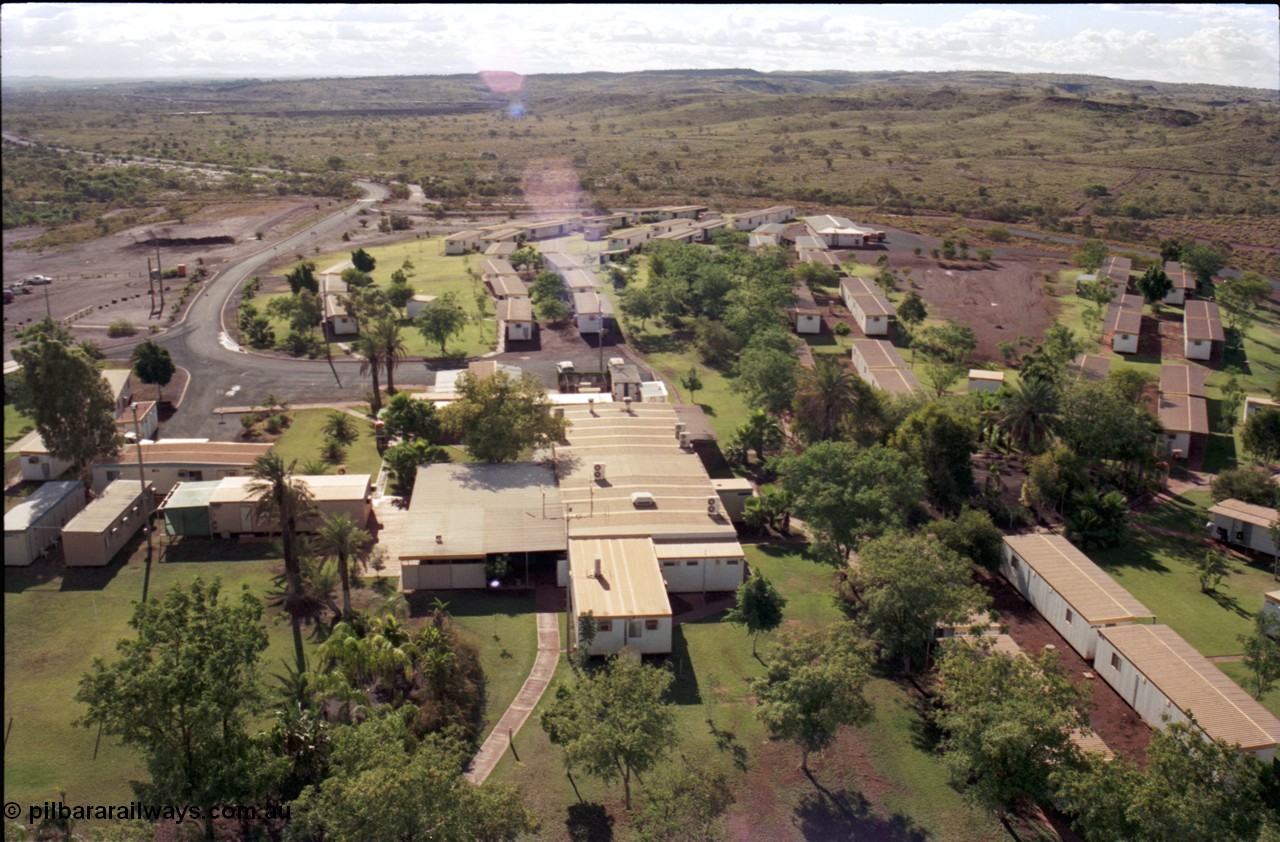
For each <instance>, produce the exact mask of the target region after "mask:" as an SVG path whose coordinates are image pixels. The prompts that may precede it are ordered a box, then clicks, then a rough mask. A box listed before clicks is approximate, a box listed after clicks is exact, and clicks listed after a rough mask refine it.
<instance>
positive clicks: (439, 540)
mask: <svg viewBox="0 0 1280 842" xmlns="http://www.w3.org/2000/svg"><path fill="white" fill-rule="evenodd" d="M436 543H437V544H443V543H444V536H443V535H437V536H436Z"/></svg>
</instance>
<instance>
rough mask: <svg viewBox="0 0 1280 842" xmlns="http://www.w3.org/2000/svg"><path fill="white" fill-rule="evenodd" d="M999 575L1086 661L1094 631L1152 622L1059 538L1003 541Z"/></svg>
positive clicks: (1095, 636)
mask: <svg viewBox="0 0 1280 842" xmlns="http://www.w3.org/2000/svg"><path fill="white" fill-rule="evenodd" d="M1000 572H1001V573H1003V574H1004V577H1005V578H1006V579H1008V580H1009V581H1010V582H1011V583H1012V584H1013V586H1014V587H1015V588H1017V589H1018V591H1019V592H1020V593H1021V594H1022V595H1023V596H1025V597H1026V598H1027V601H1029V602H1030V603H1031V604H1032V605H1034V606H1035V608H1036V610H1037V611H1039V612H1040V615H1041V616H1042V617H1044V618H1045V619H1046V620H1048V621H1049V624H1050V625H1051V626H1053V627H1054V628H1055V629H1057V631H1058V633H1059V634H1061V635H1062V636H1063V637H1065V638H1066V639H1067V642H1068V643H1070V644H1071V648H1072V649H1075V650H1076V651H1077V652H1079V653H1080V654H1081V655H1082V656H1084V657H1085V658H1086V659H1092V658H1093V652H1094V649H1095V648H1096V647H1097V644H1098V629H1100V628H1104V627H1108V628H1109V627H1111V626H1119V625H1128V624H1131V623H1151V622H1154V621H1155V616H1154V615H1153V614H1152V613H1151V612H1150V611H1149V610H1147V607H1146V606H1145V605H1143V604H1142V603H1141V602H1138V600H1136V599H1134V597H1133V596H1132V595H1131V594H1130V593H1129V592H1128V591H1126V590H1125V589H1124V588H1122V587H1120V585H1119V584H1117V583H1116V581H1115V580H1114V579H1112V578H1111V577H1110V576H1108V575H1107V574H1106V572H1105V571H1103V570H1102V568H1100V567H1098V565H1096V564H1094V563H1093V562H1092V561H1091V560H1090V559H1089V557H1088V556H1086V555H1085V554H1084V553H1082V552H1080V551H1079V550H1078V549H1076V548H1075V545H1074V544H1072V543H1071V542H1070V541H1068V540H1067V539H1066V538H1063V537H1062V536H1061V535H1046V534H1034V535H1006V536H1005V539H1004V546H1003V547H1002V553H1001V558H1000Z"/></svg>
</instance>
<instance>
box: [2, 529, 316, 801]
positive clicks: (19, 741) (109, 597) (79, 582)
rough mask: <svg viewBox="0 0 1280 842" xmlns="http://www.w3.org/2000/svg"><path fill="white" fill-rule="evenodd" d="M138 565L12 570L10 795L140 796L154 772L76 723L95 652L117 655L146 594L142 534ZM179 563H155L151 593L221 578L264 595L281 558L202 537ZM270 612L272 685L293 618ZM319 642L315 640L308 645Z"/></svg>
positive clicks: (183, 550)
mask: <svg viewBox="0 0 1280 842" xmlns="http://www.w3.org/2000/svg"><path fill="white" fill-rule="evenodd" d="M131 546H132V547H133V550H134V551H133V553H132V555H131V556H130V558H129V561H128V563H122V562H121V561H117V562H116V563H114V564H112V565H111V566H110V567H107V568H104V569H101V570H96V569H81V570H76V571H66V570H65V568H64V569H54V567H53V565H52V564H50V563H48V562H44V563H37V564H36V565H34V566H33V567H30V568H7V569H6V570H5V596H4V631H5V644H4V653H5V694H4V719H5V722H6V725H7V723H8V722H9V721H10V718H11V717H12V723H13V724H12V730H11V731H10V732H9V734H8V738H7V743H6V746H5V764H4V772H5V774H4V797H5V800H6V801H10V800H14V801H18V802H19V803H27V802H38V801H42V800H45V799H50V798H52V799H56V798H58V792H59V790H65V792H66V798H67V801H70V802H80V803H90V804H94V803H96V804H103V803H112V802H117V803H119V802H124V801H127V800H128V799H130V798H132V797H133V795H132V791H131V790H130V788H129V781H130V780H135V779H139V778H141V777H142V776H143V775H144V774H145V771H144V770H143V768H142V766H141V765H140V764H139V762H138V760H137V757H136V756H135V754H134V753H133V752H132V751H131V750H129V749H126V748H123V747H121V746H119V745H117V744H116V742H115V741H114V740H113V739H108V738H105V737H104V738H103V739H102V741H101V744H100V745H99V746H98V747H97V757H96V759H95V758H94V747H95V742H96V736H97V733H96V731H95V730H89V729H85V728H75V727H72V725H71V722H72V720H74V719H75V718H77V717H78V716H80V715H81V714H82V713H83V712H84V709H83V707H81V706H80V705H78V704H76V703H75V702H74V701H73V697H74V695H75V692H76V688H77V686H78V683H79V679H80V676H81V675H83V674H84V673H85V672H86V671H87V670H88V669H89V666H90V664H91V662H92V660H93V658H94V657H97V656H101V657H103V658H105V659H107V660H108V661H110V660H112V659H113V658H114V657H115V642H116V641H117V640H119V639H121V638H124V637H127V636H130V634H131V630H130V629H129V627H128V621H129V618H130V617H131V616H132V614H133V602H134V601H135V600H138V599H141V597H142V584H143V575H144V571H145V565H144V563H143V560H144V558H145V555H146V547H145V544H141V542H140V541H135V542H134V544H133V545H131ZM170 558H171V559H172V560H171V561H168V562H166V563H164V564H154V565H153V566H152V571H151V582H150V595H151V596H153V597H160V596H163V594H164V593H165V592H166V591H168V590H169V589H171V588H173V587H174V586H176V585H183V586H186V585H189V584H190V582H191V581H193V580H194V579H195V578H196V577H202V578H204V579H205V580H206V581H212V580H213V579H214V578H215V577H220V578H221V579H222V584H223V589H224V590H223V592H224V594H228V595H234V594H236V593H238V592H239V590H240V588H241V587H242V586H244V585H247V586H248V587H249V589H250V590H251V591H252V592H253V593H255V594H257V595H258V596H260V597H262V596H264V595H265V594H267V593H268V592H269V591H271V590H273V588H274V585H273V582H272V579H273V572H274V571H275V570H276V568H277V567H278V562H277V561H275V560H274V559H272V558H271V556H270V552H269V549H268V545H265V544H246V545H240V544H231V543H226V542H221V541H193V542H190V543H189V544H187V545H183V544H178V545H175V547H174V553H173V554H172V555H171V557H170ZM275 614H276V612H274V611H268V616H267V630H268V634H269V636H270V646H269V648H268V649H267V651H266V652H265V653H264V654H263V659H262V664H263V675H264V677H265V680H266V682H267V684H268V686H272V685H274V684H275V681H274V679H272V678H271V674H272V673H278V672H281V671H282V667H281V666H280V664H281V661H282V660H288V662H290V663H292V658H293V654H292V653H293V644H292V641H291V637H290V632H289V625H288V623H287V622H281V621H280V619H279V617H277V616H275ZM310 646H311V644H310V642H308V648H310Z"/></svg>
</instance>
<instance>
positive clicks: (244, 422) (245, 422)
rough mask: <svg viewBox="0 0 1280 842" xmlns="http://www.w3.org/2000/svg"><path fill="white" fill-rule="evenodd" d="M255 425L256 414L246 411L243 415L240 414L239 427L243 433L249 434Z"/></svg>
mask: <svg viewBox="0 0 1280 842" xmlns="http://www.w3.org/2000/svg"><path fill="white" fill-rule="evenodd" d="M256 426H258V416H257V415H255V414H254V413H252V412H246V413H245V414H244V415H241V416H240V427H241V428H242V429H243V431H244V434H245V435H251V434H252V433H253V428H254V427H256Z"/></svg>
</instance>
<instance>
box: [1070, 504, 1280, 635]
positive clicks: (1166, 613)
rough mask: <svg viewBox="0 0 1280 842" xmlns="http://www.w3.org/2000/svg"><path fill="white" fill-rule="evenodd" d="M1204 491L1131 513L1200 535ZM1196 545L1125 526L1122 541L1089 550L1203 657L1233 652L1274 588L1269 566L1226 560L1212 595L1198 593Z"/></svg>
mask: <svg viewBox="0 0 1280 842" xmlns="http://www.w3.org/2000/svg"><path fill="white" fill-rule="evenodd" d="M1209 504H1210V501H1209V494H1208V492H1204V491H1200V492H1188V493H1187V494H1185V495H1183V496H1181V497H1178V498H1176V499H1175V500H1173V501H1171V502H1169V503H1166V504H1165V505H1163V506H1160V507H1159V508H1157V509H1155V510H1153V511H1152V512H1149V513H1147V514H1144V515H1140V516H1138V517H1137V520H1138V521H1139V522H1143V523H1148V524H1152V525H1157V526H1160V527H1163V528H1165V529H1174V530H1178V531H1181V532H1185V533H1187V534H1188V535H1189V536H1197V537H1198V536H1203V535H1204V534H1205V533H1204V531H1203V529H1202V528H1201V527H1202V525H1203V524H1204V523H1205V521H1206V520H1207V519H1208V515H1207V513H1206V512H1205V507H1206V506H1208V505H1209ZM1204 552H1205V547H1204V546H1202V545H1201V544H1199V543H1197V542H1194V541H1191V540H1186V539H1182V538H1176V537H1173V536H1168V535H1161V534H1157V533H1153V532H1149V531H1145V530H1142V529H1130V530H1129V534H1128V538H1127V539H1126V541H1125V543H1124V544H1122V545H1121V546H1119V547H1115V548H1113V549H1109V550H1102V551H1093V552H1091V553H1090V554H1089V555H1090V557H1091V558H1092V559H1093V560H1094V561H1096V562H1097V563H1098V564H1099V565H1100V566H1101V567H1102V568H1103V569H1104V570H1106V571H1107V572H1108V573H1110V574H1111V575H1112V576H1114V577H1115V579H1116V581H1117V582H1119V583H1120V584H1121V585H1123V586H1124V587H1125V588H1126V589H1127V590H1128V591H1129V592H1130V593H1132V594H1133V595H1134V596H1135V597H1137V598H1138V600H1139V601H1141V602H1142V603H1143V604H1144V605H1146V606H1147V608H1149V609H1150V610H1151V611H1152V612H1153V613H1154V614H1155V615H1156V622H1158V623H1165V624H1167V625H1168V626H1170V627H1171V628H1172V629H1173V630H1174V631H1176V632H1177V633H1178V634H1180V635H1182V637H1184V638H1186V640H1187V642H1188V643H1190V644H1191V645H1192V646H1194V647H1195V648H1196V649H1198V650H1199V651H1200V652H1201V654H1203V655H1206V656H1216V655H1238V654H1240V652H1241V644H1240V641H1239V640H1238V639H1237V637H1238V636H1239V635H1242V634H1248V633H1249V631H1250V629H1251V628H1252V623H1253V615H1254V614H1256V613H1257V612H1258V611H1259V610H1260V609H1261V608H1262V601H1263V594H1265V593H1266V592H1267V591H1268V590H1274V588H1275V580H1274V579H1273V578H1272V576H1271V570H1270V567H1269V566H1268V567H1265V568H1264V567H1263V566H1260V565H1254V566H1248V565H1244V564H1242V563H1240V562H1239V560H1238V559H1236V560H1233V562H1232V568H1233V570H1232V572H1231V574H1230V575H1228V576H1227V578H1226V579H1225V580H1223V582H1222V584H1221V585H1219V586H1218V590H1217V592H1216V593H1215V594H1203V593H1201V592H1200V584H1199V579H1198V573H1197V570H1196V567H1195V563H1196V561H1197V560H1198V559H1200V558H1202V557H1203V554H1204Z"/></svg>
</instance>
